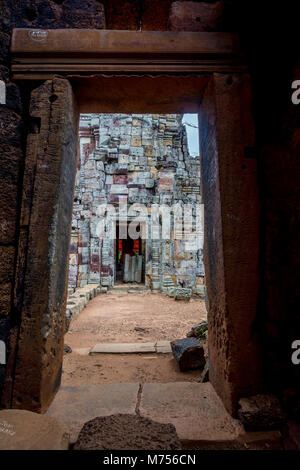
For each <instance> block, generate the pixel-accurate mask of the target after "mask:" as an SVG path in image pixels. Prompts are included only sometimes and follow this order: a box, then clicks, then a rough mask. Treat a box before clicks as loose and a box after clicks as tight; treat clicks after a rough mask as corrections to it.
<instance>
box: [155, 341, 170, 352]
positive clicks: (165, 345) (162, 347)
mask: <svg viewBox="0 0 300 470" xmlns="http://www.w3.org/2000/svg"><path fill="white" fill-rule="evenodd" d="M155 349H156V352H157V353H163V354H168V353H172V348H171V343H170V341H157V343H156V345H155Z"/></svg>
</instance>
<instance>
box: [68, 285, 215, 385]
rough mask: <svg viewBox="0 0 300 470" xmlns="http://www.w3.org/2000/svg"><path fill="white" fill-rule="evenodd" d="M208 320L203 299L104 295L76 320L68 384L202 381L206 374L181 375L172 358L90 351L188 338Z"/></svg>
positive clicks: (70, 341) (71, 337)
mask: <svg viewBox="0 0 300 470" xmlns="http://www.w3.org/2000/svg"><path fill="white" fill-rule="evenodd" d="M204 319H206V310H205V304H204V301H202V300H198V299H191V300H190V301H189V302H184V301H175V300H174V299H171V298H169V297H165V296H163V295H161V294H153V293H148V292H142V293H134V294H131V293H130V294H129V293H126V292H118V291H112V292H110V293H108V294H101V295H99V296H97V297H95V298H94V299H93V300H91V301H90V302H89V304H88V305H87V307H86V308H85V309H84V310H83V311H82V312H81V313H80V315H78V317H77V318H75V319H74V320H73V321H72V323H71V325H70V329H69V331H68V333H67V334H66V336H65V343H66V344H68V345H69V346H70V347H71V348H72V353H70V354H66V355H65V356H64V364H63V376H62V385H68V386H72V385H74V386H75V385H84V384H99V383H120V382H175V381H185V380H187V381H196V380H198V379H199V377H200V371H190V372H185V373H182V372H180V371H179V369H178V366H177V364H176V362H175V360H174V359H173V356H172V354H152V353H151V354H122V355H121V354H98V355H93V356H88V350H89V349H90V348H92V347H93V346H95V344H96V343H114V342H122V343H130V342H145V341H157V340H173V339H176V338H183V337H185V336H186V333H187V331H188V330H189V329H190V328H191V326H193V325H195V324H197V323H199V322H200V321H201V320H204ZM135 328H138V330H135Z"/></svg>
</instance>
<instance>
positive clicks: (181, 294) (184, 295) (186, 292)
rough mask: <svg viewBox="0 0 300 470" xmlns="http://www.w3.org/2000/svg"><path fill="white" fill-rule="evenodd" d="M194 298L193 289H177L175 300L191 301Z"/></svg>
mask: <svg viewBox="0 0 300 470" xmlns="http://www.w3.org/2000/svg"><path fill="white" fill-rule="evenodd" d="M191 296H192V289H186V288H183V287H182V288H177V289H175V292H174V298H175V300H190V298H191Z"/></svg>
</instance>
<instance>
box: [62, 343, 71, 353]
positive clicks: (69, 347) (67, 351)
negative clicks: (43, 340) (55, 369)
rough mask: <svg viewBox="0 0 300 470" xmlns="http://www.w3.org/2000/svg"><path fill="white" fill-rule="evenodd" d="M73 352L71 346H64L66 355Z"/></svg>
mask: <svg viewBox="0 0 300 470" xmlns="http://www.w3.org/2000/svg"><path fill="white" fill-rule="evenodd" d="M71 352H72V348H71V346H69V345H68V344H64V354H70V353H71Z"/></svg>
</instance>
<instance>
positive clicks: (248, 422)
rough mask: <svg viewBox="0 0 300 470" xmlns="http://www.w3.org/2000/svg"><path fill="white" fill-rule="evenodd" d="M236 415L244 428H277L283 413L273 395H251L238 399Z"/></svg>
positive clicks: (280, 423) (282, 419) (283, 415)
mask: <svg viewBox="0 0 300 470" xmlns="http://www.w3.org/2000/svg"><path fill="white" fill-rule="evenodd" d="M238 416H239V418H240V420H241V421H242V423H243V425H244V426H245V429H249V430H259V429H278V428H280V426H281V425H282V423H283V421H284V419H285V414H284V413H283V411H282V409H281V406H280V403H279V400H278V399H277V398H276V397H275V396H274V395H267V394H266V395H253V396H251V397H247V398H241V399H240V400H239V409H238Z"/></svg>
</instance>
